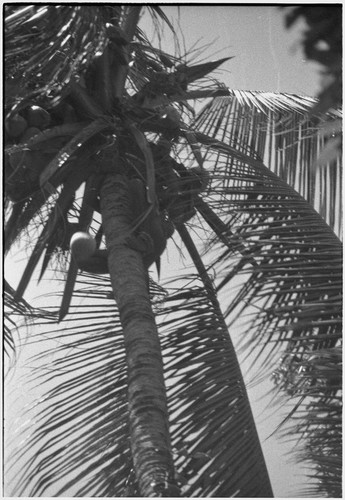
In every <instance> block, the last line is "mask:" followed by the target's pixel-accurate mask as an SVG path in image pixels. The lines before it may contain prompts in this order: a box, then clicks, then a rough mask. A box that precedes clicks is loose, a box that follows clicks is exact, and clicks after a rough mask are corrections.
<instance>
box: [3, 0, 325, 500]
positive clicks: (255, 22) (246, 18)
mask: <svg viewBox="0 0 345 500" xmlns="http://www.w3.org/2000/svg"><path fill="white" fill-rule="evenodd" d="M162 7H163V10H164V12H165V13H166V14H167V16H168V17H169V19H171V21H172V22H173V24H174V26H175V28H176V30H177V32H178V33H179V29H181V31H182V33H183V35H184V39H183V38H182V37H181V40H183V42H182V46H181V50H180V52H181V53H185V52H187V54H188V53H190V51H191V49H193V48H194V49H198V48H202V47H205V48H204V52H203V53H199V52H196V53H195V54H198V57H197V58H196V60H195V62H201V61H202V60H212V59H218V58H222V57H228V56H233V57H234V58H233V59H231V60H230V61H227V62H226V63H225V64H224V65H223V66H222V68H221V70H219V71H218V72H217V77H218V78H219V79H220V80H221V81H223V82H224V83H225V84H226V85H227V86H228V87H230V88H232V89H242V90H262V91H272V92H288V93H294V94H300V95H308V96H314V95H316V94H317V91H318V88H319V85H318V82H319V75H318V67H317V65H314V64H312V63H308V62H306V61H305V60H304V57H303V53H302V50H301V48H300V46H299V43H298V41H299V38H300V30H298V29H294V30H292V31H287V30H286V29H285V28H284V24H283V15H284V12H283V11H282V10H281V9H279V8H278V7H276V6H265V7H263V6H261V5H257V6H231V5H227V6H226V5H212V6H210V5H199V6H194V5H188V6H181V7H180V8H178V7H177V6H164V5H162ZM150 25H151V21H149V17H148V16H147V15H146V14H145V15H144V17H143V19H142V23H141V24H140V27H141V28H142V29H143V31H146V32H147V33H150ZM164 33H165V34H166V41H164V40H161V43H162V48H163V49H166V50H167V51H168V52H171V51H172V52H174V49H172V46H171V39H170V38H169V30H168V28H165V30H164ZM183 44H184V45H185V47H183ZM187 60H188V57H187ZM21 270H22V265H20V264H19V265H16V268H14V267H13V268H12V269H9V268H8V269H7V274H8V280H9V281H10V283H11V284H12V285H15V284H16V283H17V279H16V278H17V276H18V271H21ZM15 275H16V277H15ZM11 278H13V279H11ZM41 293H44V291H43V290H42V289H39V288H36V289H35V293H33V296H37V295H38V294H41ZM26 298H28V299H30V297H26ZM16 380H18V378H16V374H13V379H12V383H11V386H12V387H15V386H16V387H17V394H16V395H15V401H16V405H15V407H16V409H17V411H19V408H20V405H21V397H22V396H24V394H23V393H21V388H20V387H19V388H18V384H17V382H16ZM266 391H267V385H265V384H263V385H261V386H259V387H257V386H256V387H254V388H253V389H251V390H250V391H249V395H250V397H251V399H252V402H253V405H254V406H253V411H254V414H255V416H256V419H257V421H258V426H259V433H260V436H261V438H262V440H263V441H264V442H263V447H264V453H265V455H266V460H267V464H268V468H269V472H270V475H271V480H272V484H273V488H274V492H275V496H276V497H289V496H290V497H291V496H298V495H296V493H297V492H298V483H303V478H300V477H299V474H300V473H301V467H300V466H296V465H294V464H289V463H288V462H289V461H291V457H284V456H283V455H284V453H286V452H287V451H288V450H289V446H285V445H283V444H282V443H281V441H277V440H276V439H275V438H271V439H269V440H267V441H266V440H265V438H267V437H268V435H269V434H270V433H271V432H272V431H273V430H274V428H275V427H276V426H277V425H278V424H279V422H280V421H281V418H282V417H281V414H280V415H279V414H276V415H273V416H270V417H269V418H268V417H267V414H265V415H263V414H261V412H262V411H263V410H264V409H265V407H266V406H267V404H268V401H269V397H268V398H267V397H266V398H264V399H262V395H263V394H264V393H265V392H266ZM271 413H272V412H271V411H270V412H269V413H268V415H271Z"/></svg>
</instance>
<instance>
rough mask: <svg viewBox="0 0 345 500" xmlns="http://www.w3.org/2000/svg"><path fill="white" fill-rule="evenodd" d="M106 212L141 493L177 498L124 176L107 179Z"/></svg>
mask: <svg viewBox="0 0 345 500" xmlns="http://www.w3.org/2000/svg"><path fill="white" fill-rule="evenodd" d="M101 211H102V220H103V226H104V233H105V237H106V241H107V248H108V265H109V272H110V277H111V283H112V287H113V291H114V297H115V300H116V303H117V306H118V309H119V313H120V319H121V324H122V328H123V334H124V342H125V348H126V360H127V369H128V407H129V421H130V439H131V449H132V456H133V463H134V470H135V473H136V477H137V480H138V483H139V493H140V496H144V497H156V496H175V497H176V496H179V491H178V488H177V486H176V483H175V479H174V467H173V459H172V454H171V444H170V435H169V427H168V410H167V402H166V389H165V384H164V377H163V362H162V356H161V348H160V343H159V338H158V332H157V326H156V323H155V317H154V314H153V311H152V308H151V302H150V297H149V288H148V272H147V269H146V268H145V266H144V264H143V259H142V257H141V254H140V253H139V252H137V251H136V250H134V249H132V248H130V247H129V246H128V244H127V243H126V239H125V237H124V236H123V235H126V234H127V235H128V234H129V231H130V224H131V207H130V198H129V192H128V184H127V180H126V178H125V177H123V176H121V175H109V176H107V177H106V179H105V181H104V184H103V186H102V190H101ZM119 235H120V236H119ZM114 425H116V423H115V422H114Z"/></svg>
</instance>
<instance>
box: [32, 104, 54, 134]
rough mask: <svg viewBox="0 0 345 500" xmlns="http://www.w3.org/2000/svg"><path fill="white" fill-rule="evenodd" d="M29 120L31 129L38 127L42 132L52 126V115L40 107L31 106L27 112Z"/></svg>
mask: <svg viewBox="0 0 345 500" xmlns="http://www.w3.org/2000/svg"><path fill="white" fill-rule="evenodd" d="M27 118H28V123H29V126H30V127H37V128H39V129H41V130H43V129H45V128H47V127H48V125H49V124H50V114H49V113H48V111H46V110H45V109H43V108H41V107H40V106H30V107H29V108H28V110H27Z"/></svg>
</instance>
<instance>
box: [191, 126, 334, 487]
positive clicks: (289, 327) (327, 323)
mask: <svg viewBox="0 0 345 500" xmlns="http://www.w3.org/2000/svg"><path fill="white" fill-rule="evenodd" d="M197 137H198V138H199V140H200V141H202V140H203V136H202V135H201V134H199V135H198V136H197ZM204 142H205V143H206V147H204V148H203V147H202V148H201V149H202V150H204V151H205V153H204V154H203V156H204V158H207V160H206V161H205V165H206V167H208V168H209V169H210V170H211V169H214V170H213V172H214V173H213V175H212V174H211V175H210V185H209V186H208V190H209V193H210V194H209V196H205V195H203V199H202V201H201V200H200V201H199V203H196V208H197V210H198V211H199V213H200V215H201V216H202V217H203V218H204V219H205V220H206V221H207V222H208V224H209V225H210V228H211V229H212V231H213V232H214V237H213V239H212V241H213V245H210V243H208V244H207V246H206V247H205V250H204V251H205V256H206V258H207V250H208V249H212V252H211V253H210V257H209V259H208V260H207V262H208V272H209V273H211V274H213V275H214V276H216V282H217V283H218V286H217V290H218V292H219V293H221V294H222V296H224V298H223V299H222V304H223V307H224V310H225V315H226V317H227V318H228V321H229V324H230V331H231V326H233V325H235V324H236V321H237V320H238V318H239V317H240V318H244V315H245V314H247V322H246V324H245V331H246V335H243V337H242V339H241V344H242V348H243V349H246V352H247V355H249V354H250V353H251V352H252V350H253V349H256V350H258V354H257V355H256V361H258V360H260V363H261V365H262V368H261V369H262V370H264V371H265V373H266V374H267V372H270V371H272V370H273V369H274V366H275V365H276V363H277V355H279V354H281V352H282V353H283V354H281V356H282V359H283V360H286V359H293V360H295V359H297V360H304V362H303V363H304V364H306V361H305V360H306V359H318V356H321V359H322V352H324V350H325V349H328V350H330V352H333V351H332V350H335V351H336V352H338V351H339V346H340V345H341V339H342V333H341V332H342V330H341V325H342V299H341V297H342V279H341V277H342V245H341V242H340V241H339V239H338V238H337V236H336V235H335V234H334V232H333V231H332V230H331V228H330V227H329V226H328V225H327V224H326V222H325V221H324V220H323V219H322V218H321V216H320V215H319V214H318V213H317V212H316V211H315V210H314V209H313V208H312V207H311V206H310V204H309V203H308V202H307V201H306V200H304V199H303V198H302V196H301V195H299V194H298V193H297V192H296V191H295V190H294V189H292V188H291V187H289V186H288V184H287V183H286V182H284V181H283V180H282V179H280V178H279V177H278V176H277V175H276V174H274V173H273V172H272V171H270V170H269V169H268V168H266V167H265V166H264V165H263V164H262V163H261V164H260V161H259V160H258V159H255V161H248V162H245V160H244V158H241V157H240V156H239V155H237V157H236V156H235V157H234V155H233V148H232V147H231V146H229V147H228V154H226V149H227V148H226V145H225V144H224V143H219V142H218V141H217V140H214V141H213V144H212V141H211V140H209V139H207V140H205V141H204ZM211 171H212V170H211ZM211 193H212V194H211ZM204 204H208V210H206V211H205V210H204V209H203V207H204ZM190 223H191V224H192V223H193V221H190ZM188 224H189V222H188ZM213 252H214V254H213ZM213 255H215V257H214V256H213ZM233 283H234V285H233ZM227 304H228V305H227ZM251 318H252V319H251ZM318 353H320V355H319V354H318ZM313 357H314V358H313ZM284 362H285V363H286V361H284ZM336 363H338V361H337V362H336ZM336 363H334V361H331V362H330V367H329V368H328V370H329V371H328V372H325V371H322V370H321V369H320V367H318V369H314V370H311V369H308V370H307V371H306V373H309V375H308V377H309V378H308V377H307V376H306V375H304V377H301V381H302V380H304V386H302V382H301V383H300V384H298V385H296V386H294V385H293V386H292V388H293V392H291V390H290V392H289V391H288V394H289V397H291V398H292V401H295V400H296V398H298V403H297V404H296V401H295V403H294V411H293V412H292V414H291V415H290V417H289V420H290V419H291V418H292V417H293V415H295V416H296V418H297V415H298V417H299V422H300V425H299V426H297V425H296V427H295V428H294V432H295V433H296V435H297V436H298V437H301V439H302V438H303V440H305V441H304V443H306V448H304V451H301V456H303V457H304V458H305V459H306V460H308V459H309V460H310V461H312V455H313V453H314V452H315V455H317V454H319V455H318V457H319V458H318V460H316V461H315V462H316V463H317V464H321V463H323V461H324V460H326V459H328V460H329V461H330V462H331V461H332V460H335V461H336V460H339V456H340V455H339V447H333V448H332V449H331V447H330V446H328V447H327V449H325V451H324V452H322V450H321V447H320V445H319V443H320V441H319V438H318V436H319V434H320V432H321V429H325V432H326V429H327V432H330V433H331V432H332V426H333V424H334V422H333V420H332V418H331V417H332V415H333V414H334V411H335V408H337V407H338V403H339V401H338V398H339V396H338V395H337V394H336V395H335V396H334V395H333V394H334V391H336V393H337V391H338V390H340V386H337V384H340V380H341V379H339V376H338V377H335V381H334V380H333V382H332V384H330V383H329V382H327V380H328V379H329V378H331V376H333V377H334V371H335V372H338V368H337V366H336ZM289 368H290V367H289ZM289 368H288V369H286V370H285V371H281V372H280V377H281V378H280V381H279V387H280V388H281V389H284V390H286V389H287V388H288V389H289V388H290V387H291V384H290V381H289V379H288V378H287V377H290V376H293V373H294V372H292V370H291V369H289ZM318 370H319V372H320V373H319V377H321V378H323V382H322V383H321V385H320V384H318V383H317V384H316V385H315V382H313V384H310V377H311V376H313V377H315V372H317V371H318ZM311 371H312V373H313V375H311ZM328 375H329V376H328ZM338 375H339V373H338ZM266 376H267V375H266ZM334 383H335V384H336V385H335V386H334ZM325 391H328V392H327V393H326V394H325ZM318 405H321V407H322V408H323V410H322V411H323V412H324V413H323V415H326V414H327V415H329V416H330V418H329V419H327V418H326V419H324V420H323V421H321V415H322V412H321V410H320V411H319V413H318V417H317V418H319V420H318V421H317V422H314V418H315V415H316V413H315V412H316V410H315V408H318ZM302 408H303V412H302ZM301 413H303V418H302V416H301ZM337 418H338V417H337ZM313 422H314V423H315V425H314V424H312V423H313ZM337 425H338V424H337ZM337 425H336V426H335V428H338V427H337ZM291 433H292V430H291V428H290V436H291ZM302 448H303V447H302ZM312 450H314V451H313V452H312ZM316 450H317V451H316ZM306 457H309V458H306ZM327 457H328V458H327ZM327 470H328V469H327ZM329 475H330V473H329V472H325V473H324V472H323V469H322V467H321V465H320V466H319V465H318V466H317V472H316V473H315V474H314V478H315V479H316V480H317V481H318V483H315V485H316V484H319V492H324V491H326V490H327V481H328V476H329ZM335 476H336V474H334V477H335ZM339 480H340V476H338V483H337V481H336V479H334V489H335V490H336V489H338V490H337V491H338V492H339ZM315 488H317V486H315Z"/></svg>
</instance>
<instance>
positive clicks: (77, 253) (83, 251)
mask: <svg viewBox="0 0 345 500" xmlns="http://www.w3.org/2000/svg"><path fill="white" fill-rule="evenodd" d="M70 248H71V252H72V255H73V257H74V258H75V259H76V261H77V263H79V262H82V261H84V260H86V259H88V258H89V257H91V256H92V255H93V254H94V253H95V251H96V241H95V239H94V238H92V236H91V235H90V234H88V233H86V232H83V231H77V232H76V233H74V235H73V236H72V238H71V242H70Z"/></svg>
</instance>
